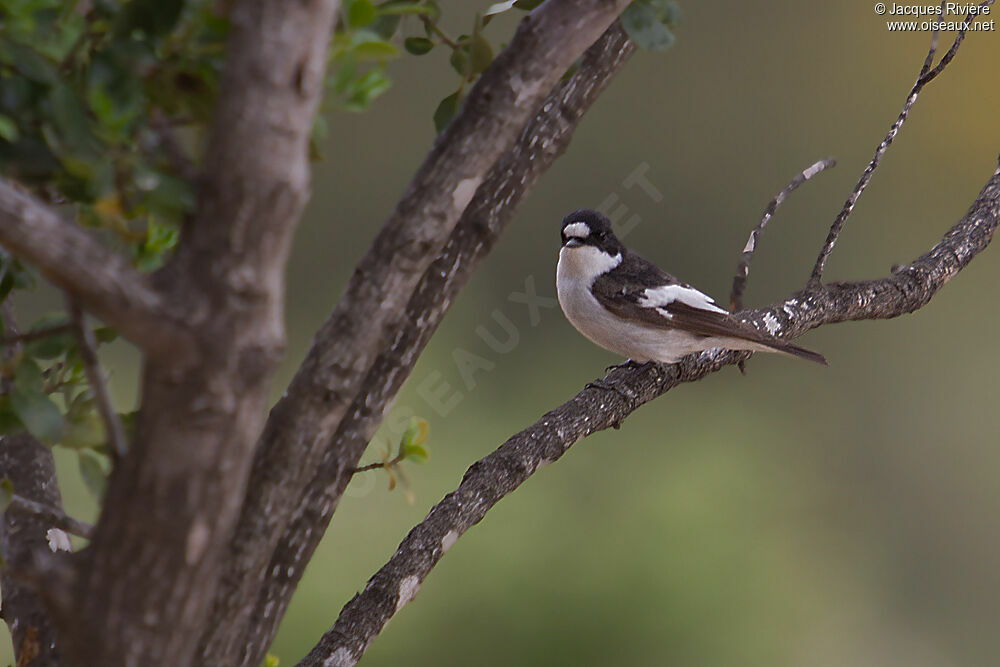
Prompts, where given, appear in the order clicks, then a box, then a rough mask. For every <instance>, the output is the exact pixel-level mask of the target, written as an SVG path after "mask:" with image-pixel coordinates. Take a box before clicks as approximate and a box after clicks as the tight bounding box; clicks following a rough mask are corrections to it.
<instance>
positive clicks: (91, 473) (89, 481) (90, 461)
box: [77, 451, 108, 501]
mask: <svg viewBox="0 0 1000 667" xmlns="http://www.w3.org/2000/svg"><path fill="white" fill-rule="evenodd" d="M77 463H78V464H79V467H80V477H81V478H83V483H84V485H85V486H86V487H87V490H88V491H90V493H91V494H93V496H94V498H95V499H97V500H98V501H100V500H101V498H103V497H104V492H105V490H107V487H108V472H107V470H106V468H105V465H104V463H102V459H101V458H100V457H98V456H97V455H96V454H94V453H93V452H87V451H81V452H79V454H78V456H77Z"/></svg>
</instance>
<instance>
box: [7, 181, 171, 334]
mask: <svg viewBox="0 0 1000 667" xmlns="http://www.w3.org/2000/svg"><path fill="white" fill-rule="evenodd" d="M0 245H2V246H3V247H4V248H6V249H7V250H9V251H10V252H11V253H13V254H14V255H17V256H18V257H20V258H22V259H24V260H26V261H28V262H31V263H32V264H34V265H35V266H36V267H38V270H39V271H41V272H42V275H44V276H45V277H46V278H48V279H49V280H50V281H52V283H53V284H55V285H56V286H58V287H61V288H62V289H64V290H66V292H68V293H69V294H72V295H73V297H74V298H76V299H79V300H80V302H81V303H82V304H84V305H85V306H86V307H87V309H88V310H90V311H91V312H93V313H94V314H95V315H97V316H98V317H99V318H101V319H102V320H104V321H105V322H107V323H108V324H110V325H111V326H113V327H115V328H116V329H117V330H118V331H119V332H120V333H121V334H122V336H124V337H125V338H127V339H129V340H130V341H132V342H133V343H135V344H136V345H138V346H140V347H142V348H144V349H146V350H148V351H152V350H161V351H162V350H168V349H173V348H174V347H175V346H176V345H177V344H178V343H179V342H181V341H183V340H185V339H186V337H187V335H186V333H185V331H184V327H182V326H181V324H180V323H181V321H182V319H181V317H182V314H181V313H179V312H178V311H177V310H176V309H175V308H174V306H173V305H172V304H171V303H169V302H168V300H167V298H166V297H165V296H164V295H163V294H162V293H161V292H160V291H158V290H157V289H156V288H155V286H154V285H153V282H152V280H151V279H150V277H149V276H146V275H143V274H141V273H139V272H138V271H136V270H135V269H133V268H132V267H131V266H130V265H129V263H128V262H127V261H125V259H123V258H122V257H120V256H118V255H117V254H115V253H114V252H112V251H111V249H110V248H108V247H106V246H105V245H103V244H102V243H100V242H99V241H97V240H96V239H94V237H92V236H91V235H90V234H88V233H87V231H86V230H84V229H83V228H82V227H80V226H79V225H76V224H74V223H72V222H70V221H69V220H66V219H65V218H63V217H62V216H61V215H59V214H58V213H56V212H55V211H54V210H52V208H50V207H49V206H48V205H46V204H43V203H42V202H40V201H38V200H37V199H35V198H34V197H32V196H31V195H29V194H27V193H26V192H23V191H21V190H20V189H18V188H17V187H16V186H14V185H11V184H10V183H7V182H5V181H0Z"/></svg>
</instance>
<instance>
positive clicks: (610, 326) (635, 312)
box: [556, 209, 826, 365]
mask: <svg viewBox="0 0 1000 667" xmlns="http://www.w3.org/2000/svg"><path fill="white" fill-rule="evenodd" d="M556 287H557V288H558V292H559V305H560V306H562V309H563V313H565V314H566V319H568V320H569V321H570V323H571V324H572V325H573V326H574V327H576V329H577V331H579V332H580V333H582V334H583V335H584V336H586V337H587V338H589V339H590V340H591V341H592V342H594V343H596V344H597V345H600V346H601V347H603V348H604V349H606V350H610V351H611V352H615V353H617V354H620V355H623V356H625V357H627V358H628V359H629V360H631V361H633V362H636V363H644V362H647V361H659V362H663V363H673V362H675V361H677V360H679V359H680V358H681V357H683V356H685V355H687V354H692V353H694V352H701V351H702V350H708V349H710V348H713V347H721V348H726V349H730V350H752V351H754V352H783V353H785V354H789V355H792V356H795V357H801V358H803V359H808V360H809V361H815V362H817V363H820V364H824V365H825V364H826V359H824V358H823V355H821V354H818V353H816V352H813V351H811V350H807V349H805V348H802V347H798V346H797V345H792V344H791V343H787V342H785V341H783V340H781V339H780V338H775V337H774V336H771V335H768V334H767V333H764V332H762V331H758V330H757V329H755V328H753V327H752V326H751V325H749V324H746V323H744V322H742V321H741V320H739V319H737V318H736V317H733V316H732V315H730V314H729V312H728V311H726V310H724V309H722V308H720V307H719V305H718V304H717V303H715V301H714V300H713V299H712V298H711V297H709V296H708V295H706V294H703V293H701V292H699V291H698V290H696V289H695V288H693V287H691V286H690V285H687V284H685V283H682V282H680V281H679V280H677V279H676V278H674V277H673V276H672V275H670V274H669V273H666V272H664V271H663V270H661V269H660V268H659V267H658V266H656V265H655V264H653V263H652V262H649V261H647V260H646V259H643V258H642V257H640V256H639V255H637V254H635V253H634V252H632V251H631V250H629V249H628V248H626V247H625V246H623V245H622V244H621V242H620V241H619V240H618V239H617V238H615V235H614V233H613V232H612V231H611V221H610V220H608V218H607V217H606V216H604V215H602V214H601V213H598V212H597V211H591V210H587V209H581V210H579V211H574V212H572V213H570V214H569V215H567V216H566V217H565V218H564V219H563V221H562V248H561V249H560V250H559V266H558V268H557V270H556Z"/></svg>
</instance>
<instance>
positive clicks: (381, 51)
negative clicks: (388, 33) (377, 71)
mask: <svg viewBox="0 0 1000 667" xmlns="http://www.w3.org/2000/svg"><path fill="white" fill-rule="evenodd" d="M350 48H351V52H352V53H354V57H355V58H357V59H358V60H359V61H366V60H378V61H385V60H389V59H390V58H395V57H396V56H398V55H399V49H397V48H396V45H395V44H393V43H392V42H389V41H387V40H385V39H382V38H381V37H380V36H379V35H378V34H377V33H374V32H372V31H370V30H358V31H357V32H356V33H354V37H353V38H352V39H351V46H350Z"/></svg>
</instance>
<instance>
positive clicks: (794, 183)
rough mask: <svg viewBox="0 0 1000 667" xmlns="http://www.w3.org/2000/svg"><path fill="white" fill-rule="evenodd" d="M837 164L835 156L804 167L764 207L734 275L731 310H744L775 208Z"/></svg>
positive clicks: (730, 297) (730, 300)
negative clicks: (755, 258)
mask: <svg viewBox="0 0 1000 667" xmlns="http://www.w3.org/2000/svg"><path fill="white" fill-rule="evenodd" d="M836 165H837V161H836V160H834V159H833V158H828V159H826V160H819V161H818V162H814V163H813V164H811V165H810V166H809V167H807V168H806V169H803V170H802V171H801V172H799V173H798V175H796V176H795V178H793V179H792V180H790V181H789V182H788V185H786V186H785V189H784V190H782V191H781V192H779V193H778V194H777V195H776V196H775V197H774V199H772V200H771V203H770V204H768V205H767V208H765V209H764V215H762V216H761V218H760V222H758V223H757V226H756V227H754V228H753V231H751V232H750V238H748V239H747V244H746V245H745V246H744V247H743V254H742V255H741V256H740V263H739V265H738V266H737V267H736V275H735V276H733V291H732V292H731V293H730V295H729V310H730V311H732V312H734V313H735V312H736V311H738V310H743V292H744V290H746V287H747V277H748V276H749V275H750V262H751V260H753V254H754V252H756V250H757V241H758V239H759V238H760V235H761V233H762V232H763V231H764V228H765V227H767V223H768V222H770V221H771V217H772V216H773V215H774V212H775V210H776V209H777V208H778V207H779V206H781V204H782V202H784V201H785V198H786V197H788V195H789V194H791V193H792V191H793V190H795V188H797V187H799V186H800V185H802V184H803V183H805V182H806V181H808V180H809V179H810V178H812V177H813V176H815V175H816V174H818V173H819V172H821V171H823V170H825V169H830V168H832V167H835V166H836Z"/></svg>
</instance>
